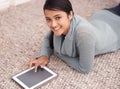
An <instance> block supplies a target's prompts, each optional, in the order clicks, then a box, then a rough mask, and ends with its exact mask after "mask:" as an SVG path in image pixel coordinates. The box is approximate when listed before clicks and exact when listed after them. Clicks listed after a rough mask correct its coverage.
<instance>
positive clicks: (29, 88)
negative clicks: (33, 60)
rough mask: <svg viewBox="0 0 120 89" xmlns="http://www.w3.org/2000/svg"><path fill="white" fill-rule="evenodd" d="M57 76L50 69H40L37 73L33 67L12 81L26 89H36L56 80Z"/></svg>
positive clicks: (14, 77)
mask: <svg viewBox="0 0 120 89" xmlns="http://www.w3.org/2000/svg"><path fill="white" fill-rule="evenodd" d="M56 76H57V74H56V73H55V72H53V71H52V70H50V69H49V68H48V67H44V68H40V67H38V70H37V72H35V69H34V67H32V68H30V69H27V70H25V71H23V72H21V73H19V74H17V75H15V76H13V77H12V79H13V80H14V81H16V82H17V83H18V84H20V85H21V86H22V87H23V88H24V89H34V88H36V87H38V86H41V85H42V84H44V83H46V82H48V81H49V80H51V79H53V78H55V77H56Z"/></svg>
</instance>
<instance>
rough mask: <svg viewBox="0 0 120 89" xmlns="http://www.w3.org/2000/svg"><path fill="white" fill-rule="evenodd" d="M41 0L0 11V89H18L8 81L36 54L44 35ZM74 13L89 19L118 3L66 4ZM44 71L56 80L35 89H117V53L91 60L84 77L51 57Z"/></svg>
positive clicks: (119, 72)
mask: <svg viewBox="0 0 120 89" xmlns="http://www.w3.org/2000/svg"><path fill="white" fill-rule="evenodd" d="M44 1H45V0H31V2H28V3H25V4H22V5H19V6H16V7H15V6H14V7H13V6H12V7H10V8H8V9H7V10H4V11H0V89H22V88H21V87H20V86H19V85H18V84H17V83H15V82H14V81H13V80H11V77H12V76H13V75H15V74H17V73H19V72H21V71H23V70H25V69H27V68H28V66H27V63H28V61H29V59H30V58H34V57H35V55H36V54H37V53H38V52H39V50H40V46H41V43H42V41H43V38H44V36H45V34H46V32H47V31H48V27H47V25H46V22H45V19H44V14H43V11H42V7H43V4H44ZM70 1H71V2H72V4H73V8H74V12H75V13H77V14H79V15H81V16H82V17H84V18H86V19H89V17H90V16H91V15H92V14H93V13H94V12H96V11H98V10H100V9H103V8H109V7H113V6H115V5H117V4H118V0H117V1H116V0H70ZM48 67H49V68H50V69H52V70H53V71H55V72H56V73H58V75H59V76H58V77H57V78H56V79H54V80H52V81H51V82H49V83H47V84H44V85H43V86H42V87H39V88H38V89H120V50H118V51H116V52H113V53H108V54H104V55H99V56H96V57H95V61H94V66H93V69H92V70H91V71H90V73H88V74H81V73H78V72H77V71H76V70H73V69H72V68H70V67H69V66H67V65H66V64H65V63H64V62H62V61H61V60H60V59H59V58H57V57H56V56H52V57H51V60H50V63H49V64H48Z"/></svg>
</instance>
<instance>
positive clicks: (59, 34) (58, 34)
mask: <svg viewBox="0 0 120 89" xmlns="http://www.w3.org/2000/svg"><path fill="white" fill-rule="evenodd" d="M54 34H55V35H56V36H61V35H62V33H54Z"/></svg>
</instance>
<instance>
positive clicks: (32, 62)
mask: <svg viewBox="0 0 120 89" xmlns="http://www.w3.org/2000/svg"><path fill="white" fill-rule="evenodd" d="M48 62H49V60H48V58H47V57H46V56H41V57H40V58H38V59H32V60H30V62H29V67H30V68H31V67H32V66H35V72H37V68H38V67H39V66H41V68H43V67H44V66H46V65H47V64H48Z"/></svg>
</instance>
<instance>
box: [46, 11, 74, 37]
mask: <svg viewBox="0 0 120 89" xmlns="http://www.w3.org/2000/svg"><path fill="white" fill-rule="evenodd" d="M44 14H45V18H46V22H47V25H48V27H49V28H50V29H51V30H52V31H53V32H54V34H55V35H57V36H60V35H62V34H64V35H66V34H67V33H68V30H69V27H70V22H71V19H72V16H73V15H72V11H71V13H70V14H69V15H68V14H67V13H66V12H64V11H61V10H47V9H46V10H45V11H44Z"/></svg>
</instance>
